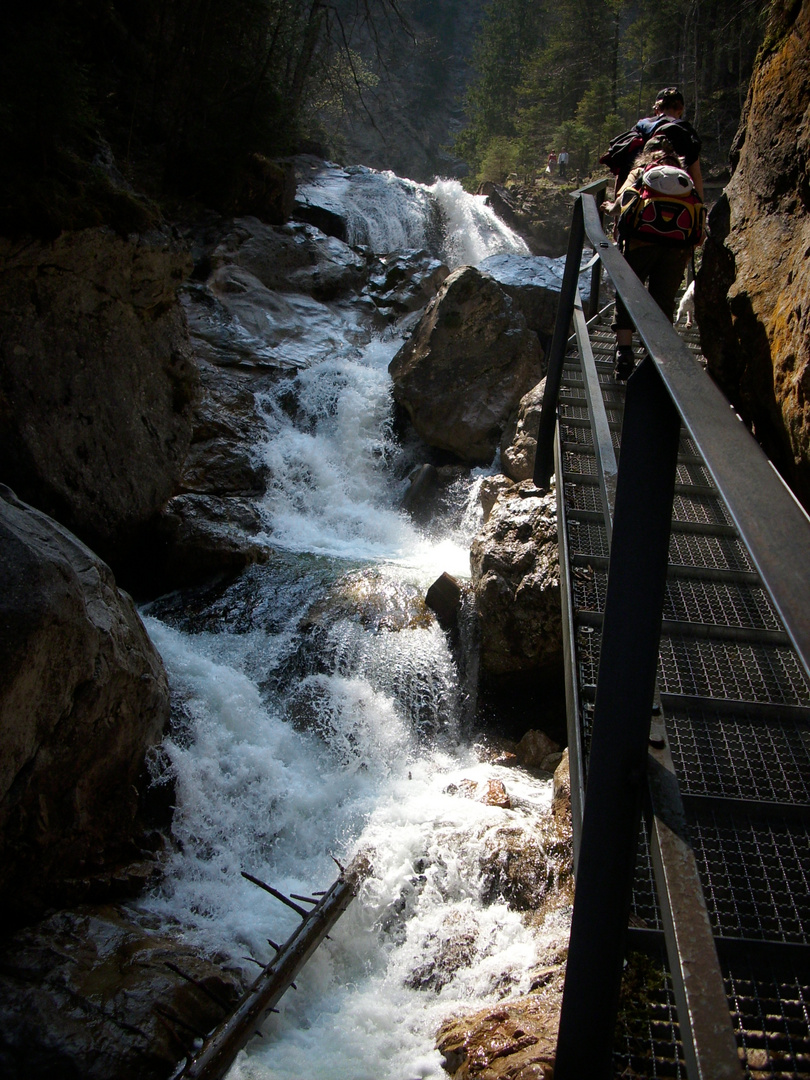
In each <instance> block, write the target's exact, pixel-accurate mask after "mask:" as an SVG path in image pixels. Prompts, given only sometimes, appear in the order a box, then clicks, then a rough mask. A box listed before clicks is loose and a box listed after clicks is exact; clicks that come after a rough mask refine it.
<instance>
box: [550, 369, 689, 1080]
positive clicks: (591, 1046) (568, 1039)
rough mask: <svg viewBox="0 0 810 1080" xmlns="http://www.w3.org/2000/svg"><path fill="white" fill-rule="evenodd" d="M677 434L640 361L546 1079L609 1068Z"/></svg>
mask: <svg viewBox="0 0 810 1080" xmlns="http://www.w3.org/2000/svg"><path fill="white" fill-rule="evenodd" d="M679 434H680V417H679V414H678V412H677V410H676V409H675V407H674V405H673V403H672V401H671V399H670V397H669V395H668V393H667V391H666V388H665V387H664V386H663V384H662V382H661V379H660V377H659V374H658V371H657V369H656V366H655V364H654V363H653V361H652V360H650V359H647V360H645V361H644V362H643V363H642V364H641V366H640V367H639V368H638V369H637V371H636V372H635V373H634V374H633V375H632V376H631V378H630V379H629V381H628V383H627V395H626V399H625V414H624V423H623V428H622V442H621V454H620V457H619V473H618V478H617V484H616V504H615V516H614V523H613V542H612V545H611V552H610V565H609V570H608V585H607V595H606V598H605V611H604V619H603V629H602V650H601V654H600V659H599V672H598V676H597V684H596V702H595V709H594V724H593V736H592V740H591V752H590V757H589V761H588V774H587V783H586V788H585V811H584V815H583V823H582V839H581V842H580V851H579V862H578V869H577V880H576V893H575V896H574V912H573V920H572V926H571V941H570V946H569V951H568V965H567V970H566V976H565V988H564V992H563V1002H562V1011H561V1015H560V1029H559V1036H558V1042H557V1060H556V1065H555V1069H554V1078H555V1080H583V1078H584V1077H587V1078H588V1080H603V1078H604V1080H608V1078H610V1077H612V1075H613V1070H612V1046H613V1032H614V1028H615V1026H616V1016H617V1012H618V1004H619V990H620V985H621V975H622V964H623V961H624V953H625V937H626V930H627V922H628V918H629V913H630V903H631V898H632V888H633V874H634V871H635V860H636V847H637V843H638V830H639V824H640V817H641V808H642V802H643V797H644V793H645V790H646V762H647V747H648V738H649V731H650V718H651V715H652V707H653V697H654V693H655V678H656V669H657V664H658V649H659V642H660V635H661V618H662V612H663V604H664V589H665V581H666V571H667V562H668V550H669V534H670V526H671V520H672V501H673V497H674V490H675V470H676V466H677V459H678V441H679Z"/></svg>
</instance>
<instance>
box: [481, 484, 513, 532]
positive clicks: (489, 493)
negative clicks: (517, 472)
mask: <svg viewBox="0 0 810 1080" xmlns="http://www.w3.org/2000/svg"><path fill="white" fill-rule="evenodd" d="M512 487H513V482H512V480H510V479H509V477H508V476H504V474H503V473H495V475H494V476H485V477H484V479H483V480H482V481H481V487H480V488H479V489H478V501H479V502H480V504H481V510H482V511H483V514H484V521H486V520H487V519H488V518H489V515H490V514H491V513H492V508H493V506H494V505H495V503H496V502H497V501H498V499H499V498H500V496H501V495H503V494H504V493H505V492H507V491H511V490H512Z"/></svg>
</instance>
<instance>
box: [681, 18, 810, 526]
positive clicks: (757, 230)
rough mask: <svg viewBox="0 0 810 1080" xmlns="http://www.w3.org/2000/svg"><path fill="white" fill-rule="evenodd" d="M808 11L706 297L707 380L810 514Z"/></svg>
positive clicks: (765, 91)
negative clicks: (719, 391)
mask: <svg viewBox="0 0 810 1080" xmlns="http://www.w3.org/2000/svg"><path fill="white" fill-rule="evenodd" d="M808 83H810V3H808V0H804V2H803V3H801V4H794V5H793V7H792V11H791V13H790V14H788V15H786V16H785V17H784V22H783V23H782V25H781V26H780V27H774V29H773V31H772V37H771V41H770V42H769V43H766V46H765V47H764V49H763V53H762V55H761V57H760V61H759V65H758V68H757V70H756V72H755V74H754V78H753V80H752V83H751V88H750V92H749V95H748V101H747V104H746V108H745V113H744V116H743V120H742V124H741V127H740V131H739V133H738V136H737V140H736V145H735V147H734V149H733V163H734V164H735V169H734V174H733V176H732V179H731V182H730V183H729V185H728V187H727V188H726V190H725V192H724V194H723V196H722V197H721V199H720V200H719V201H718V203H717V205H716V206H715V208H714V210H713V211H712V214H711V216H710V221H709V223H710V228H711V236H710V238H709V240H708V241H707V243H706V248H705V252H704V257H703V263H702V266H701V270H700V274H699V277H698V289H697V297H696V303H697V314H698V322H699V324H700V331H701V341H702V344H703V349H704V352H705V354H706V356H707V358H708V361H709V370H710V372H711V373H712V375H713V376H714V378H715V379H716V380H717V382H718V383H719V384H720V386H721V387H722V389H723V390H724V392H725V393H726V394H727V395H728V397H729V398H730V399H731V401H732V402H733V404H734V406H735V407H736V408H737V410H738V411H739V413H740V415H741V416H742V417H743V419H744V420H745V421H746V423H748V424H749V425H750V426H751V427H752V429H753V431H754V434H755V435H756V437H757V439H758V440H759V441H760V443H761V444H762V446H763V448H764V449H765V451H766V453H767V454H768V455H769V457H771V459H772V460H773V461H774V463H775V464H776V466H777V467H778V468H779V470H780V471H781V472H782V475H783V476H784V478H785V479H786V480H787V482H788V483H789V484H790V485H791V487H792V488H793V490H794V491H795V493H796V494H797V496H798V497H799V499H800V500H801V501H802V502H803V503H804V505H805V506H810V104H808V95H807V87H808Z"/></svg>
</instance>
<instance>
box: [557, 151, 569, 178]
mask: <svg viewBox="0 0 810 1080" xmlns="http://www.w3.org/2000/svg"><path fill="white" fill-rule="evenodd" d="M557 165H558V167H559V171H560V179H561V180H565V177H566V174H567V172H568V151H567V150H561V151H560V156H559V157H558V158H557Z"/></svg>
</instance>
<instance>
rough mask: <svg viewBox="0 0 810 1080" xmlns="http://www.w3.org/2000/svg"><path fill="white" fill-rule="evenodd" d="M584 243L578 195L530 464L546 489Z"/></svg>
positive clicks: (536, 477)
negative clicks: (532, 464) (534, 452)
mask: <svg viewBox="0 0 810 1080" xmlns="http://www.w3.org/2000/svg"><path fill="white" fill-rule="evenodd" d="M584 243H585V222H584V218H583V214H582V196H581V195H580V196H579V197H578V198H577V200H576V202H575V203H574V215H573V218H572V219H571V231H570V233H569V234H568V253H567V255H566V259H565V271H564V273H563V280H562V286H561V287H560V299H559V302H558V304H557V318H556V320H555V322H554V334H553V335H552V338H551V347H550V349H549V357H548V371H547V372H546V389H545V393H544V394H543V406H542V409H541V412H540V428H539V431H538V435H537V454H536V456H535V461H534V482H535V484H536V485H537V486H538V487H539V488H547V487H548V485H549V481H550V480H551V474H552V472H553V471H554V428H555V425H556V423H557V398H558V397H559V394H560V383H561V382H562V372H563V363H564V360H565V349H566V345H567V343H568V335H569V328H570V326H571V317H572V315H573V313H574V300H575V299H576V293H577V283H578V279H579V270H580V265H581V263H582V247H583V244H584Z"/></svg>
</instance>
